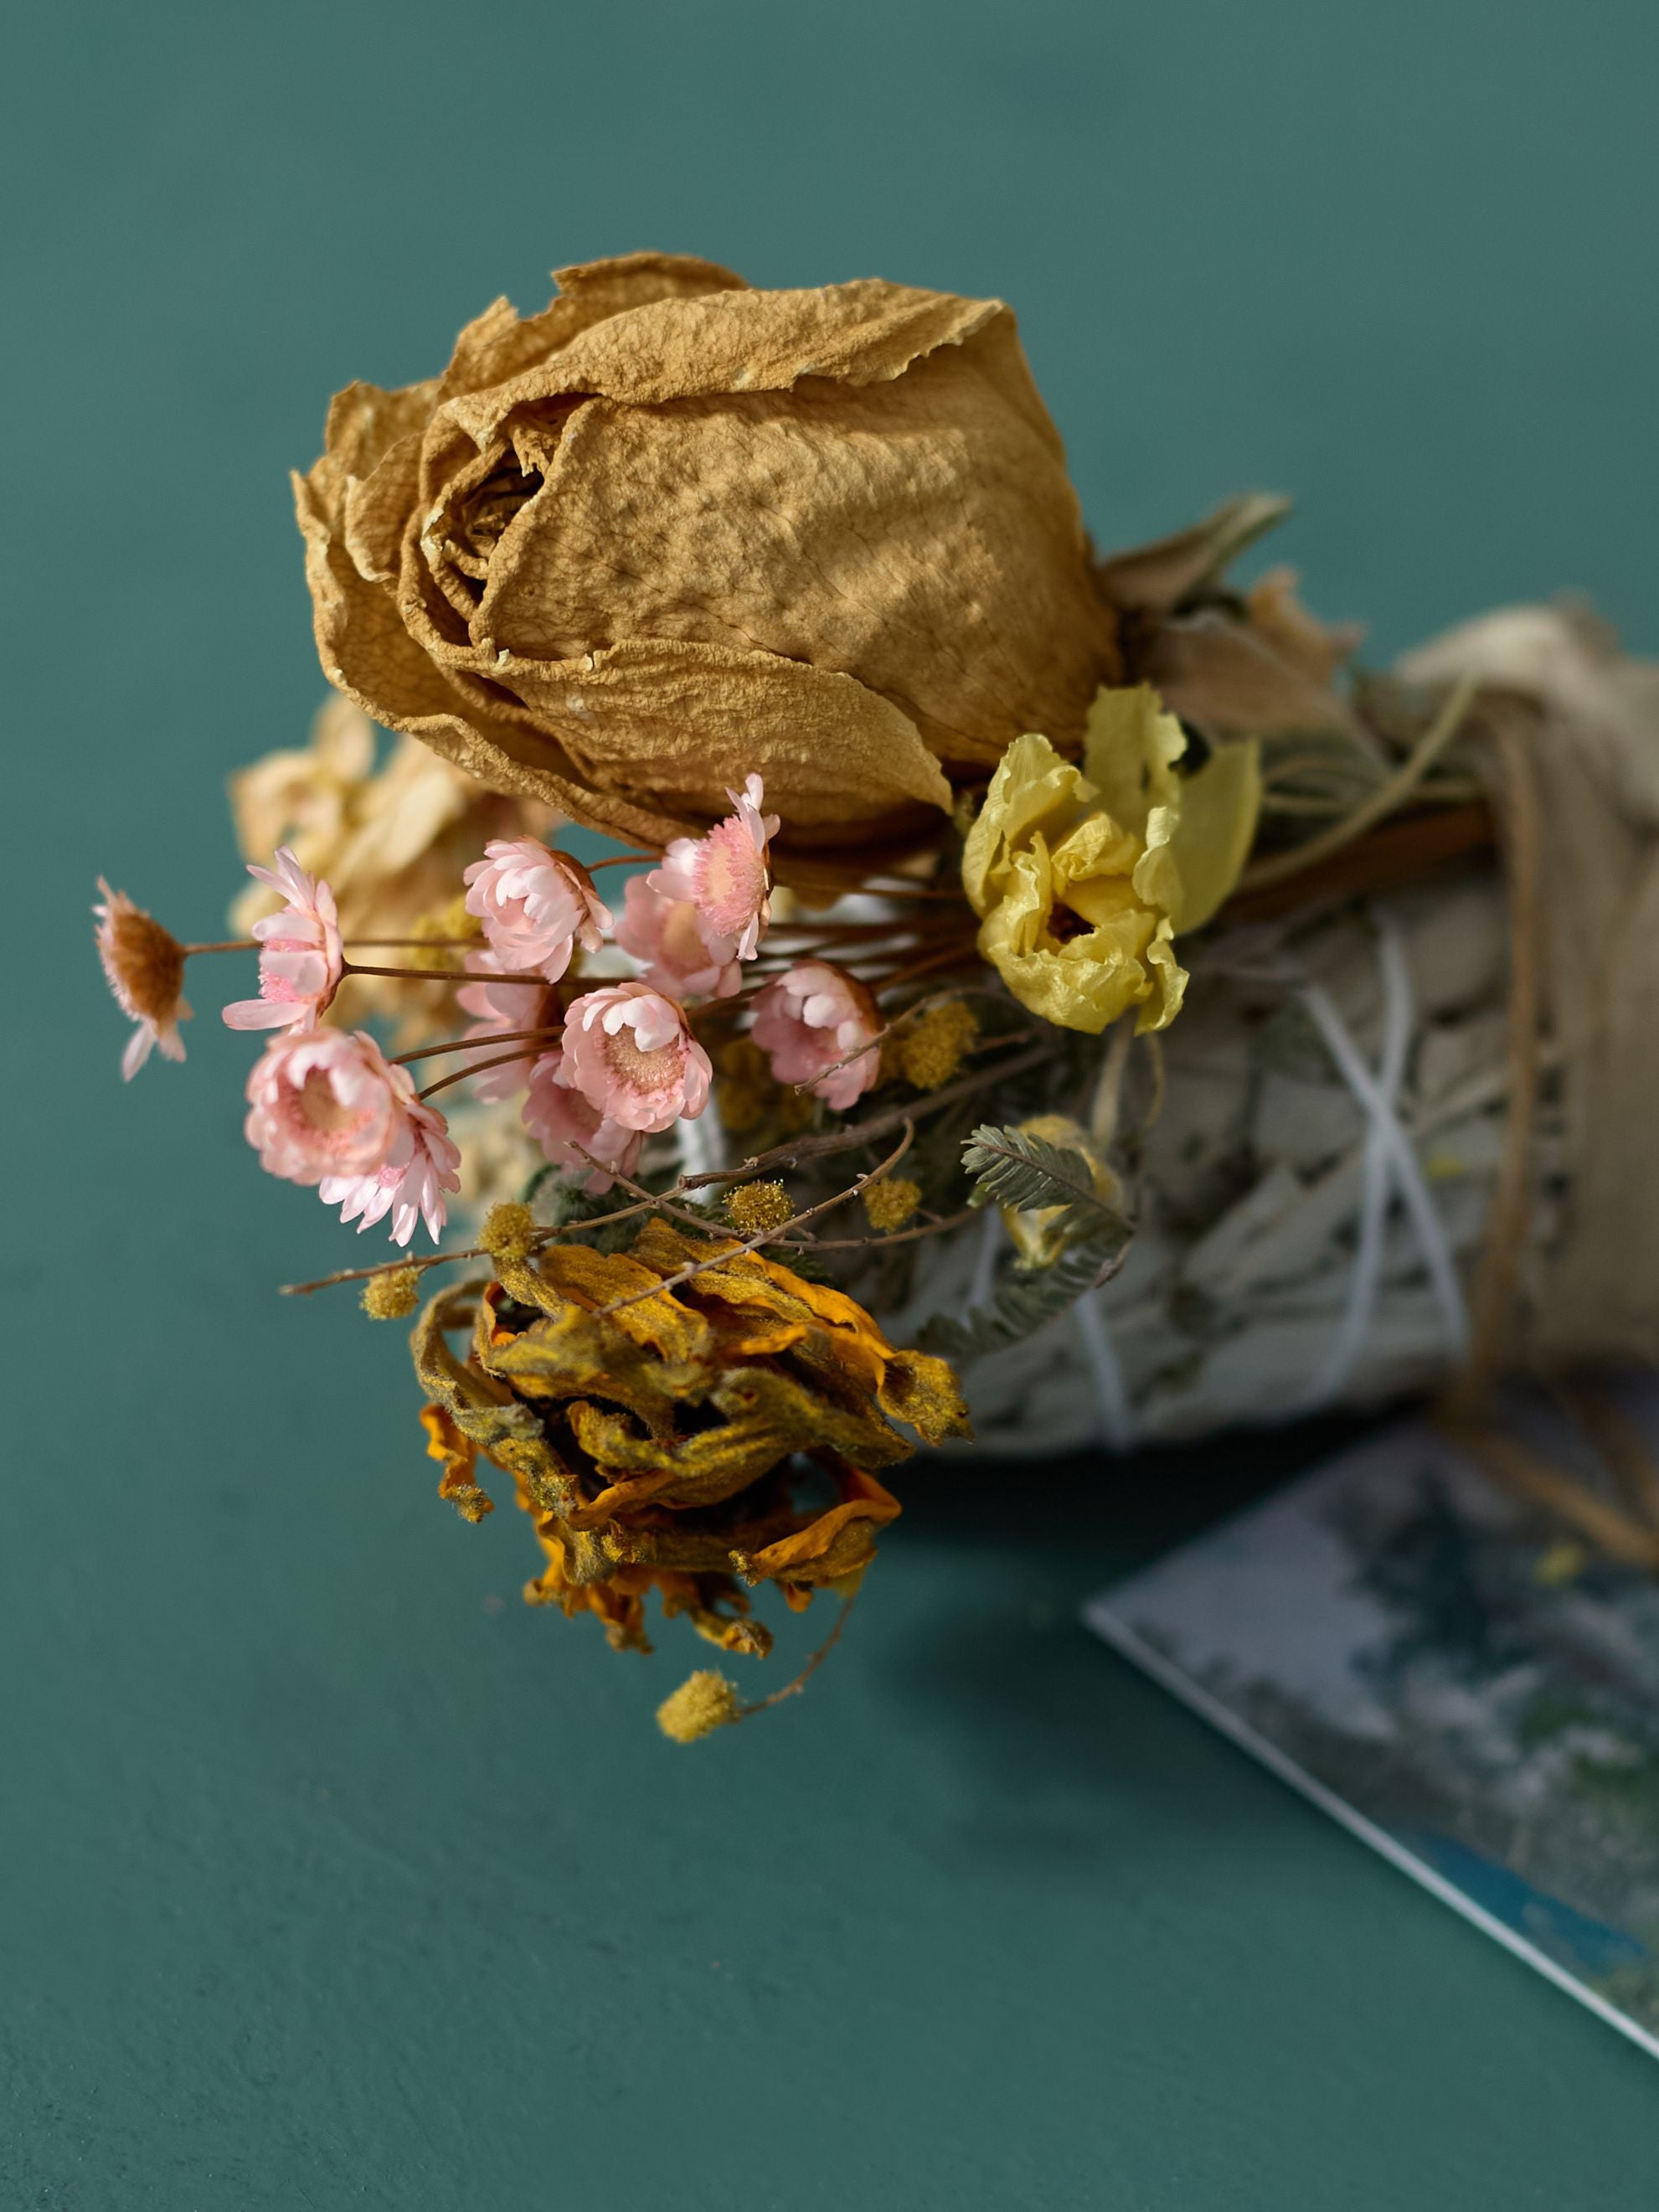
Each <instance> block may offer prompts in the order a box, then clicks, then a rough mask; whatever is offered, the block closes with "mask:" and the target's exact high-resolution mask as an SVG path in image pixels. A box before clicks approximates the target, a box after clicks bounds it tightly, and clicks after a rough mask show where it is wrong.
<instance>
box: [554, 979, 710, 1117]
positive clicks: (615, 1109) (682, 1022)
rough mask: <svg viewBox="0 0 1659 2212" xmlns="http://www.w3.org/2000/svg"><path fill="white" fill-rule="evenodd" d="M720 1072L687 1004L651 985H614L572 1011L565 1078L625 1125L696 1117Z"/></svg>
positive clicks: (572, 1006) (581, 1001)
mask: <svg viewBox="0 0 1659 2212" xmlns="http://www.w3.org/2000/svg"><path fill="white" fill-rule="evenodd" d="M713 1073H714V1070H713V1069H712V1068H711V1067H710V1066H709V1064H708V1054H707V1053H706V1052H705V1051H704V1050H703V1048H702V1046H701V1045H700V1044H699V1043H698V1042H697V1041H696V1037H694V1036H692V1034H691V1030H690V1024H688V1023H687V1021H686V1018H685V1009H684V1007H683V1006H679V1005H678V1004H677V1003H676V1001H675V1000H672V999H669V998H665V997H664V996H663V994H662V993H661V992H660V991H653V989H652V987H651V986H650V985H649V984H648V983H639V982H635V983H612V984H608V985H606V986H605V988H604V989H602V990H598V991H589V992H587V993H586V994H585V995H584V996H583V997H581V998H580V999H575V1000H572V1002H571V1004H570V1005H569V1006H568V1007H567V1008H566V1009H565V1017H564V1063H563V1080H564V1081H565V1082H566V1083H567V1084H568V1085H569V1086H570V1088H571V1089H572V1090H574V1091H580V1092H581V1094H582V1096H583V1097H584V1098H586V1101H587V1103H588V1104H589V1105H590V1106H592V1107H596V1108H597V1109H598V1110H599V1113H600V1114H602V1115H604V1116H605V1119H606V1120H607V1121H615V1122H617V1123H618V1124H619V1125H620V1127H623V1128H624V1129H641V1130H650V1129H666V1128H669V1127H671V1126H672V1124H673V1123H674V1122H676V1121H679V1120H681V1119H682V1118H684V1120H686V1121H696V1117H697V1115H699V1114H701V1113H702V1109H703V1108H704V1107H705V1106H706V1105H707V1104H708V1085H709V1082H710V1079H711V1078H712V1076H713Z"/></svg>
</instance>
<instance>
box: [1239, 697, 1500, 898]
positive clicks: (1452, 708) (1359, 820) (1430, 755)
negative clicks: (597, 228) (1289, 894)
mask: <svg viewBox="0 0 1659 2212" xmlns="http://www.w3.org/2000/svg"><path fill="white" fill-rule="evenodd" d="M1478 690H1480V678H1479V677H1478V676H1465V677H1464V678H1462V681H1461V682H1460V683H1458V684H1456V685H1455V686H1454V688H1453V690H1452V693H1451V696H1450V697H1449V699H1448V700H1447V701H1446V703H1445V704H1444V706H1443V707H1442V708H1441V709H1440V712H1439V713H1438V714H1437V715H1436V716H1435V718H1434V720H1433V721H1432V722H1431V724H1430V725H1429V727H1428V728H1427V729H1426V730H1425V732H1424V733H1423V735H1422V736H1421V737H1420V738H1419V739H1418V741H1417V744H1415V745H1414V746H1413V749H1412V751H1411V753H1410V756H1409V757H1407V760H1406V761H1405V762H1404V763H1402V764H1401V766H1400V767H1399V768H1397V769H1395V772H1394V774H1393V775H1391V776H1389V777H1388V779H1387V780H1386V781H1384V782H1383V783H1381V784H1379V785H1378V786H1377V787H1376V790H1375V791H1374V792H1372V793H1371V794H1370V798H1369V799H1363V800H1362V801H1361V802H1360V804H1359V805H1358V806H1356V807H1354V808H1353V809H1352V811H1351V812H1349V813H1347V814H1345V815H1344V816H1343V817H1342V819H1341V820H1340V822H1336V823H1333V824H1332V825H1331V827H1330V828H1329V829H1326V830H1323V831H1322V832H1321V834H1320V835H1319V836H1317V837H1310V838H1308V839H1307V840H1306V841H1305V842H1304V843H1303V844H1300V845H1293V846H1292V847H1291V849H1290V850H1289V852H1286V853H1271V854H1267V856H1266V858H1264V859H1262V860H1257V861H1256V862H1255V863H1254V865H1253V866H1250V867H1248V868H1246V870H1245V871H1244V873H1243V876H1242V877H1241V878H1240V879H1239V890H1241V891H1243V892H1245V893H1248V892H1250V891H1257V890H1264V889H1265V888H1266V887H1267V885H1268V884H1277V883H1280V882H1282V881H1284V880H1285V878H1287V877H1290V876H1297V875H1300V874H1301V872H1302V871H1303V870H1304V868H1309V867H1312V866H1315V865H1316V863H1317V862H1319V861H1321V860H1327V859H1328V858H1329V856H1330V855H1331V854H1333V853H1340V851H1341V850H1342V848H1343V847H1344V846H1345V845H1351V844H1352V842H1353V841H1354V840H1355V838H1356V837H1361V836H1364V833H1365V832H1366V830H1367V829H1370V827H1371V826H1372V824H1373V823H1377V822H1380V821H1382V819H1383V817H1384V816H1385V815H1388V814H1392V813H1393V812H1394V811H1395V808H1396V807H1397V806H1400V805H1403V803H1404V802H1405V801H1406V800H1407V799H1409V798H1410V796H1411V794H1412V793H1413V791H1414V790H1415V789H1416V787H1417V786H1418V784H1419V783H1420V782H1421V781H1422V780H1423V778H1424V776H1425V775H1426V774H1427V773H1428V771H1429V769H1431V767H1432V766H1433V764H1434V763H1435V762H1436V761H1437V759H1438V758H1439V757H1440V755H1441V754H1442V753H1443V751H1444V750H1445V749H1446V747H1447V746H1448V745H1449V744H1450V743H1451V741H1452V739H1453V738H1455V736H1456V735H1457V733H1458V732H1459V730H1460V729H1461V728H1462V726H1463V720H1464V717H1465V716H1466V715H1467V714H1468V711H1469V708H1470V706H1471V704H1472V703H1473V702H1474V695H1475V693H1476V692H1477V691H1478Z"/></svg>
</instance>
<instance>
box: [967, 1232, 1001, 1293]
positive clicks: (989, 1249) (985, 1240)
mask: <svg viewBox="0 0 1659 2212" xmlns="http://www.w3.org/2000/svg"><path fill="white" fill-rule="evenodd" d="M1001 1242H1002V1215H1001V1212H1000V1210H999V1209H998V1208H997V1207H996V1206H987V1207H986V1209H985V1225H984V1227H983V1228H982V1229H981V1231H980V1232H979V1252H978V1255H977V1256H976V1258H975V1261H974V1279H973V1281H972V1282H971V1283H970V1284H969V1288H968V1304H969V1307H970V1308H972V1309H974V1310H977V1309H978V1308H979V1307H981V1306H984V1305H988V1304H990V1302H991V1291H992V1288H993V1285H994V1284H995V1281H996V1274H997V1246H998V1245H999V1244H1000V1243H1001Z"/></svg>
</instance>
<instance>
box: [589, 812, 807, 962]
mask: <svg viewBox="0 0 1659 2212" xmlns="http://www.w3.org/2000/svg"><path fill="white" fill-rule="evenodd" d="M765 796H766V787H765V785H764V784H763V782H762V781H761V779H760V778H759V776H757V775H751V776H750V777H748V778H747V779H746V781H744V787H743V790H742V793H741V794H739V793H737V792H735V791H728V792H727V793H726V797H727V798H728V799H730V800H731V802H732V805H733V806H734V807H736V809H737V812H736V813H735V814H728V815H727V816H726V819H725V821H724V822H717V823H715V824H714V828H713V829H710V830H708V832H707V833H706V835H704V836H701V837H676V838H675V839H674V841H673V842H672V843H671V845H670V846H669V847H668V849H667V850H666V852H665V854H663V858H662V866H660V867H658V868H653V870H652V871H651V873H650V875H649V876H648V877H647V878H646V880H647V883H648V884H650V886H651V888H652V890H654V891H656V892H658V893H659V894H660V896H662V897H664V898H665V899H672V900H675V901H683V902H685V903H687V904H689V905H690V907H691V908H692V910H693V913H694V914H695V915H696V929H697V934H698V935H699V936H700V937H701V938H702V941H703V944H704V945H705V946H706V947H707V948H708V955H709V957H710V959H711V960H713V961H714V963H715V964H716V966H720V967H723V966H724V965H725V963H726V962H727V961H728V960H752V959H753V958H754V957H755V954H756V952H757V951H758V949H759V946H760V940H761V933H762V931H763V929H764V928H765V927H766V925H767V923H768V922H769V921H770V920H771V890H772V872H771V869H770V867H769V866H768V862H767V846H768V843H769V840H770V839H771V838H773V837H774V836H776V834H777V828H778V817H777V816H776V815H775V814H763V813H762V812H761V805H762V802H763V799H765ZM618 941H620V940H618Z"/></svg>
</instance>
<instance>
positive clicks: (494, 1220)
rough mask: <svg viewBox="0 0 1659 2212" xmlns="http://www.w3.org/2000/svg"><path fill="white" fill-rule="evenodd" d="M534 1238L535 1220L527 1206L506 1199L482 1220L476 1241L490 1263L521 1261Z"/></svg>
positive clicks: (490, 1210)
mask: <svg viewBox="0 0 1659 2212" xmlns="http://www.w3.org/2000/svg"><path fill="white" fill-rule="evenodd" d="M535 1237H536V1217H535V1215H534V1214H533V1213H532V1212H531V1211H530V1208H529V1207H528V1206H521V1205H520V1204H519V1203H518V1201H517V1200H504V1201H503V1202H502V1204H501V1205H500V1206H491V1207H490V1209H489V1212H488V1213H486V1214H485V1216H484V1218H483V1228H482V1229H480V1230H479V1231H478V1242H479V1243H480V1244H481V1245H483V1249H484V1250H485V1251H486V1252H488V1253H489V1256H490V1257H491V1259H492V1260H522V1259H524V1258H525V1257H526V1255H528V1253H529V1251H530V1249H531V1247H532V1244H533V1243H534V1242H535Z"/></svg>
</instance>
